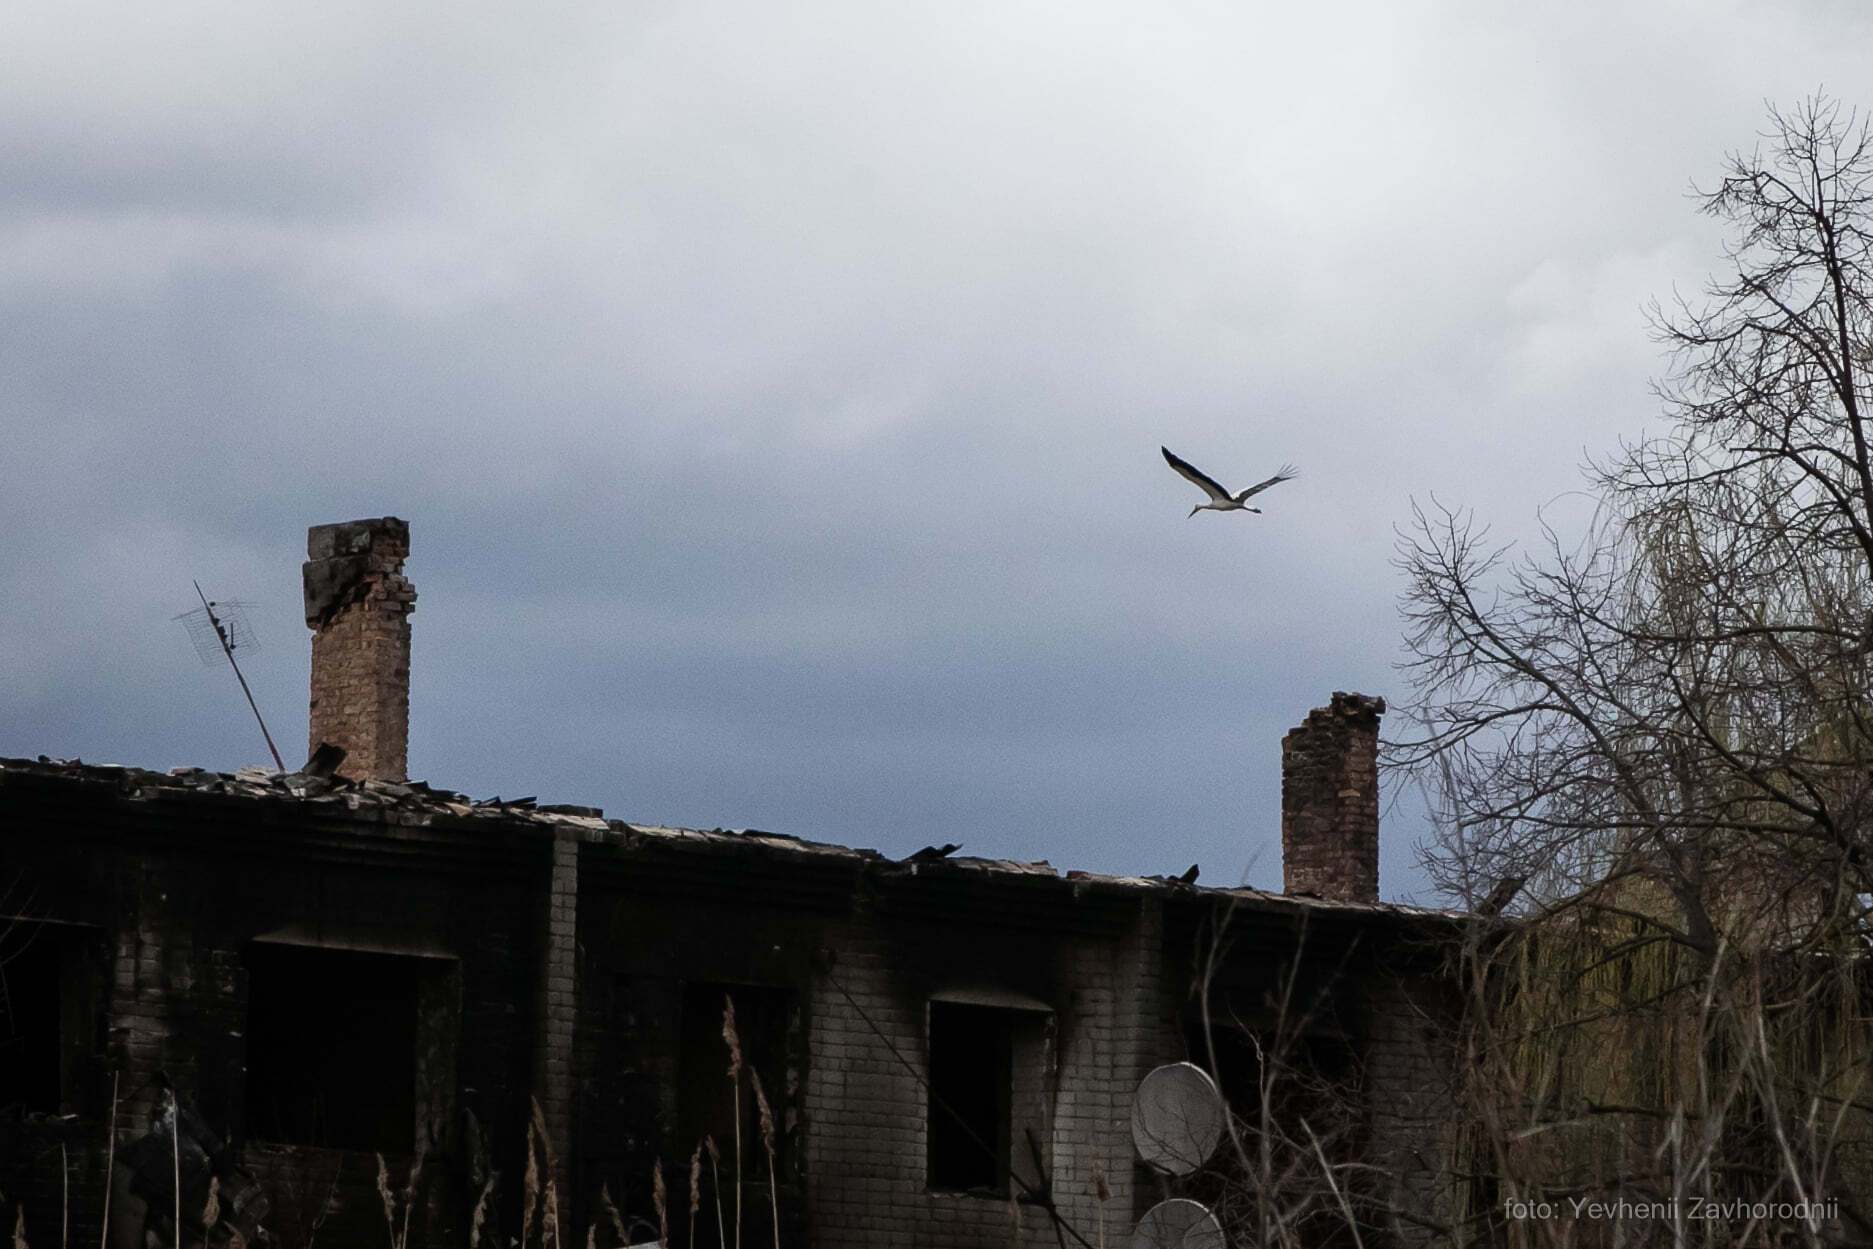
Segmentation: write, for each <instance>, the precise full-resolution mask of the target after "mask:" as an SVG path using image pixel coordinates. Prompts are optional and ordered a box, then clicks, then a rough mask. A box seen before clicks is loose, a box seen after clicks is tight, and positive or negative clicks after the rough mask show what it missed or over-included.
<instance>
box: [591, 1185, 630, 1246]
mask: <svg viewBox="0 0 1873 1249" xmlns="http://www.w3.org/2000/svg"><path fill="white" fill-rule="evenodd" d="M598 1201H599V1204H600V1205H602V1206H603V1207H604V1208H605V1214H606V1215H607V1217H609V1218H610V1219H611V1229H612V1230H613V1231H615V1232H617V1233H618V1243H619V1244H620V1245H628V1244H630V1243H631V1238H630V1237H629V1236H627V1235H625V1233H624V1218H623V1216H622V1215H620V1214H619V1213H618V1207H617V1205H616V1203H614V1202H613V1201H612V1199H611V1185H609V1184H600V1185H599V1186H598Z"/></svg>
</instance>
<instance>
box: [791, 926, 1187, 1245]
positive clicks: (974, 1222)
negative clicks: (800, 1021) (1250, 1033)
mask: <svg viewBox="0 0 1873 1249" xmlns="http://www.w3.org/2000/svg"><path fill="white" fill-rule="evenodd" d="M1139 922H1140V921H1139V920H1137V919H1135V920H1134V923H1133V925H1132V928H1131V929H1130V930H1129V931H1127V932H1126V933H1124V934H1122V935H1113V936H1092V935H1073V936H1070V937H1065V936H1056V937H1053V938H1047V937H1043V936H1037V935H1035V934H1033V933H1023V932H1019V931H1007V932H999V933H998V932H995V931H994V930H993V929H989V930H987V931H986V932H983V931H976V932H962V931H958V930H952V931H951V932H950V933H949V934H948V938H947V939H948V941H950V942H952V943H954V944H957V945H959V946H961V947H962V948H963V949H964V950H968V949H970V948H971V941H970V938H972V937H973V938H976V939H977V940H983V939H986V941H987V942H988V943H990V945H991V946H995V945H998V946H999V948H1000V949H1001V951H1002V957H1001V958H1000V959H999V960H995V959H992V958H986V957H985V958H982V959H980V960H969V962H968V966H967V968H966V970H967V971H969V972H971V973H973V975H972V977H971V978H972V980H975V981H982V980H987V981H991V982H992V981H993V980H994V979H995V977H996V975H997V972H998V971H1001V972H1003V973H1006V972H1007V971H1009V970H1010V969H1011V967H1012V964H1013V959H1011V958H1010V957H1009V956H1010V955H1011V954H1012V953H1013V952H1014V951H1019V957H1020V959H1021V960H1022V962H1024V963H1026V964H1028V965H1029V966H1038V967H1042V968H1046V969H1048V970H1049V973H1050V974H1049V975H1048V977H1047V978H1048V979H1049V980H1050V981H1051V985H1052V992H1051V993H1050V994H1046V995H1043V1000H1048V1001H1050V1002H1051V1003H1052V1004H1053V1005H1055V1006H1056V1008H1057V1009H1056V1011H1055V1012H1054V1015H1053V1021H1054V1023H1053V1040H1054V1049H1055V1055H1054V1058H1055V1069H1054V1071H1053V1073H1052V1079H1051V1083H1052V1084H1053V1088H1054V1091H1053V1097H1052V1101H1053V1124H1052V1137H1051V1140H1050V1141H1049V1142H1047V1143H1046V1146H1045V1148H1044V1151H1043V1152H1044V1154H1045V1155H1046V1157H1047V1161H1048V1163H1049V1165H1050V1166H1051V1168H1052V1180H1053V1197H1054V1200H1055V1201H1056V1202H1057V1203H1058V1205H1059V1208H1060V1210H1061V1213H1062V1214H1063V1216H1064V1217H1065V1218H1066V1219H1067V1220H1068V1221H1069V1222H1070V1223H1071V1224H1072V1225H1073V1226H1074V1227H1075V1228H1076V1229H1077V1230H1078V1231H1079V1232H1080V1233H1081V1234H1082V1235H1084V1236H1085V1237H1086V1238H1087V1239H1088V1240H1089V1241H1093V1242H1094V1243H1097V1233H1098V1228H1099V1226H1100V1221H1101V1218H1102V1217H1103V1219H1104V1220H1105V1224H1106V1228H1107V1235H1108V1237H1109V1238H1110V1240H1111V1241H1112V1242H1113V1243H1123V1238H1125V1237H1127V1236H1129V1234H1130V1218H1131V1203H1132V1194H1131V1180H1130V1177H1131V1173H1132V1147H1131V1136H1130V1128H1129V1114H1130V1102H1131V1094H1132V1089H1133V1087H1134V1084H1135V1078H1136V1073H1138V1072H1139V1070H1140V1068H1141V1067H1144V1068H1147V1069H1148V1064H1149V1057H1148V1056H1147V1055H1146V1054H1144V1053H1143V1052H1141V1051H1142V1045H1141V1043H1142V1042H1143V1041H1144V1040H1145V1038H1146V1037H1147V1035H1148V1033H1149V1026H1148V1022H1147V1016H1148V1015H1149V1014H1150V1013H1151V1007H1154V1006H1155V997H1156V985H1155V982H1154V981H1153V980H1152V979H1151V977H1150V970H1151V968H1152V967H1153V966H1154V964H1153V962H1152V961H1151V953H1150V939H1149V937H1148V936H1145V935H1143V934H1141V933H1140V931H1139ZM919 948H920V946H919V943H916V942H906V941H903V940H900V939H898V937H897V936H896V935H895V934H894V933H893V932H892V931H891V928H890V927H889V926H888V925H887V923H886V921H884V920H882V919H880V918H878V917H876V916H875V915H872V914H869V913H866V912H860V913H859V914H858V915H857V916H856V917H855V918H854V919H853V921H852V922H851V923H850V924H849V925H848V926H846V927H845V928H844V930H843V931H841V932H839V933H838V934H836V949H837V952H838V957H837V960H836V962H835V963H834V965H833V966H832V967H831V968H829V969H827V970H826V971H825V972H824V973H823V974H822V975H821V976H819V977H818V978H817V979H816V981H815V983H814V987H813V995H814V1006H813V1027H812V1034H811V1044H812V1052H813V1055H814V1064H813V1068H812V1075H811V1079H810V1082H809V1086H808V1090H807V1103H806V1108H807V1116H808V1122H809V1137H808V1139H809V1159H808V1171H809V1174H810V1175H811V1177H812V1183H811V1189H810V1192H811V1224H812V1228H813V1236H814V1239H813V1244H814V1245H815V1246H816V1247H818V1249H844V1247H847V1246H851V1247H853V1249H857V1247H859V1246H866V1247H870V1249H878V1247H890V1246H904V1247H909V1246H923V1245H943V1246H953V1247H955V1249H967V1247H969V1246H976V1245H980V1246H985V1247H986V1246H1002V1245H1008V1244H1021V1245H1031V1246H1035V1247H1036V1249H1038V1247H1040V1246H1051V1245H1055V1244H1057V1240H1056V1235H1055V1232H1054V1229H1053V1226H1052V1224H1051V1222H1050V1221H1049V1219H1048V1217H1047V1215H1046V1214H1045V1213H1044V1211H1043V1210H1041V1209H1040V1208H1039V1207H1038V1206H1036V1205H1033V1204H1030V1203H1024V1202H1016V1203H1013V1204H1012V1205H1011V1203H1010V1202H1009V1201H1008V1200H1007V1199H1006V1198H992V1197H985V1196H974V1195H965V1194H956V1193H933V1192H930V1191H928V1190H927V1185H926V1178H927V1171H926V1167H927V1148H928V1142H927V1137H926V1119H927V1094H926V1092H925V1087H924V1085H923V1083H922V1077H923V1076H924V1075H925V1074H926V1073H927V1072H928V1070H929V1053H928V1044H927V1038H928V1032H927V1016H926V1008H927V1001H928V999H927V996H926V995H925V993H924V992H922V991H920V990H922V989H926V988H928V987H930V986H931V985H932V984H933V978H932V971H933V969H932V968H931V967H930V966H928V965H927V964H926V965H923V966H919V965H918V963H919V961H920V960H919V959H918V957H917V953H918V950H919ZM924 948H927V947H924ZM958 970H964V969H963V968H959V969H958ZM1014 987H1015V988H1017V989H1019V988H1020V987H1021V986H1020V984H1019V982H1018V981H1017V982H1016V983H1015V985H1014ZM1147 1002H1150V1003H1151V1007H1148V1006H1147V1005H1146V1003H1147ZM1011 1152H1018V1153H1020V1155H1021V1156H1022V1157H1026V1156H1027V1155H1026V1144H1025V1142H1024V1141H1019V1140H1017V1141H1013V1142H1011ZM1021 1169H1022V1170H1024V1171H1028V1170H1031V1167H1027V1168H1021ZM1096 1173H1101V1174H1103V1176H1104V1178H1105V1183H1106V1185H1107V1188H1108V1193H1109V1198H1108V1200H1107V1201H1106V1202H1104V1203H1103V1204H1102V1203H1101V1202H1100V1201H1098V1199H1097V1198H1096V1196H1095V1174H1096ZM1017 1220H1018V1223H1019V1230H1018V1231H1017V1230H1016V1229H1015V1223H1016V1222H1017Z"/></svg>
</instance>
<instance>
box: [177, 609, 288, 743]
mask: <svg viewBox="0 0 1873 1249" xmlns="http://www.w3.org/2000/svg"><path fill="white" fill-rule="evenodd" d="M190 584H191V585H193V586H194V587H195V597H196V598H198V599H200V600H201V601H202V612H203V614H204V615H206V616H207V617H208V625H209V627H210V628H211V629H213V630H214V635H215V641H216V642H217V643H218V644H219V645H220V648H221V653H222V654H223V655H226V656H227V657H228V667H230V668H232V669H234V679H235V680H237V681H239V682H240V683H241V693H243V694H245V695H247V705H248V706H249V707H250V708H252V709H253V713H254V723H256V724H258V725H259V726H260V735H261V736H262V737H264V738H266V739H267V750H268V751H269V752H270V753H271V754H272V755H273V764H274V766H275V767H277V768H279V770H280V771H282V772H284V771H286V762H285V760H283V759H281V758H280V750H279V747H277V746H275V745H274V744H273V734H271V733H269V732H267V722H266V721H265V720H264V719H262V718H261V715H260V705H259V704H258V703H256V702H255V701H254V692H253V691H252V690H251V689H249V688H247V678H246V677H245V676H243V675H242V674H241V665H240V664H239V663H238V662H237V661H236V660H235V658H234V648H235V646H236V645H238V643H237V642H236V641H235V640H234V639H233V638H231V637H229V632H230V628H229V625H230V624H232V618H230V621H229V623H228V624H224V623H222V620H221V617H219V616H217V615H215V604H213V603H211V602H209V601H208V596H207V595H206V594H203V593H202V583H201V582H199V581H191V582H190ZM223 606H224V607H232V608H235V609H237V610H238V609H239V607H240V604H238V603H227V604H223ZM194 614H195V613H194V612H184V613H183V615H184V616H193V615H194ZM197 623H200V622H199V621H198V622H197ZM244 632H245V631H244ZM201 642H202V639H201V638H200V637H199V636H198V637H197V643H196V645H197V649H201ZM209 654H211V655H212V652H209Z"/></svg>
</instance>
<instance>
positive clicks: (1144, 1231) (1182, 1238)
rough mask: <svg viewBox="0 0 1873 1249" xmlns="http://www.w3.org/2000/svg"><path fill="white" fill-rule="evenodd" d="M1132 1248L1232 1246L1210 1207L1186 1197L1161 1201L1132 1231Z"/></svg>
mask: <svg viewBox="0 0 1873 1249" xmlns="http://www.w3.org/2000/svg"><path fill="white" fill-rule="evenodd" d="M1132 1249H1229V1242H1228V1241H1227V1240H1225V1239H1224V1238H1223V1225H1222V1224H1221V1223H1218V1222H1217V1221H1216V1216H1215V1215H1213V1214H1211V1213H1210V1211H1209V1207H1207V1206H1205V1205H1204V1204H1203V1203H1202V1202H1200V1201H1191V1200H1190V1199H1188V1198H1186V1197H1173V1198H1172V1199H1171V1200H1169V1201H1160V1202H1159V1203H1158V1204H1157V1205H1155V1206H1153V1207H1151V1208H1150V1209H1149V1210H1147V1211H1145V1217H1144V1218H1142V1219H1140V1220H1138V1226H1137V1227H1136V1228H1135V1229H1133V1231H1132Z"/></svg>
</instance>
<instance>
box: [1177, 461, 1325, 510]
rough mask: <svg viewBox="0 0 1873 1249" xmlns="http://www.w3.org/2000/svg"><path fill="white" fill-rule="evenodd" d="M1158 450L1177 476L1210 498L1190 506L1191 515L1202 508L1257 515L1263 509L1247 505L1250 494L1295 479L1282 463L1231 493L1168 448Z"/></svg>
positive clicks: (1290, 465) (1286, 465) (1290, 469)
mask: <svg viewBox="0 0 1873 1249" xmlns="http://www.w3.org/2000/svg"><path fill="white" fill-rule="evenodd" d="M1158 450H1160V451H1162V452H1164V462H1165V463H1166V464H1169V465H1170V466H1171V467H1172V468H1174V469H1176V470H1177V472H1178V474H1179V475H1180V476H1182V477H1184V478H1185V479H1187V480H1189V481H1190V482H1192V483H1194V484H1195V485H1197V486H1198V487H1200V488H1201V489H1202V491H1203V493H1204V494H1207V495H1209V496H1210V501H1209V502H1208V503H1199V504H1197V505H1196V506H1195V507H1193V508H1191V509H1190V516H1195V515H1196V514H1197V513H1198V512H1205V511H1208V512H1254V513H1255V514H1257V515H1258V516H1259V515H1260V514H1261V511H1262V509H1261V508H1259V507H1249V506H1248V501H1249V499H1250V497H1251V496H1253V495H1258V494H1260V493H1261V492H1262V491H1264V490H1266V489H1268V487H1270V486H1274V485H1279V484H1280V483H1282V482H1284V481H1292V480H1294V466H1293V465H1292V464H1283V465H1282V466H1281V471H1280V472H1278V473H1276V474H1275V475H1274V476H1273V477H1270V478H1269V479H1268V480H1267V481H1263V482H1257V483H1256V484H1255V485H1253V486H1250V487H1249V488H1248V489H1247V490H1244V491H1242V492H1241V493H1239V494H1231V493H1229V491H1227V490H1225V489H1223V488H1222V487H1221V486H1219V485H1217V484H1216V479H1215V478H1213V477H1210V476H1209V475H1207V474H1206V473H1204V472H1203V471H1202V470H1200V469H1198V468H1197V467H1196V466H1195V465H1193V464H1190V463H1189V462H1187V461H1185V460H1180V459H1178V458H1177V457H1176V456H1174V455H1172V454H1171V449H1170V448H1169V447H1159V448H1158ZM1190 516H1186V517H1185V518H1184V519H1185V520H1189V519H1190Z"/></svg>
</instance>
